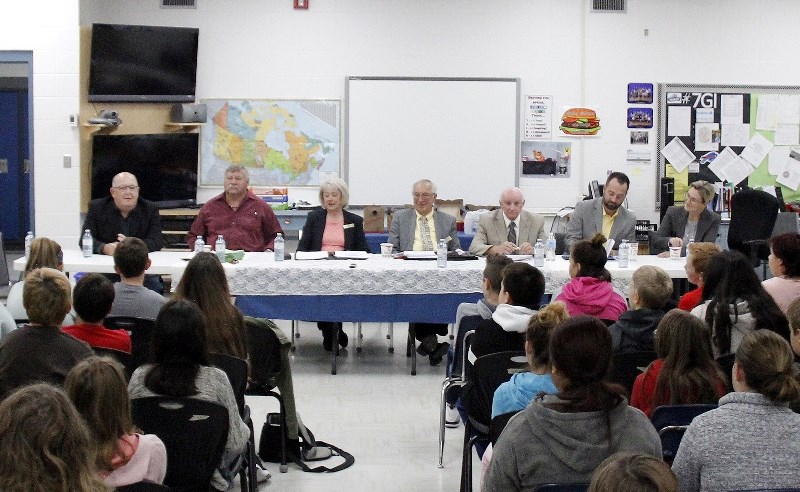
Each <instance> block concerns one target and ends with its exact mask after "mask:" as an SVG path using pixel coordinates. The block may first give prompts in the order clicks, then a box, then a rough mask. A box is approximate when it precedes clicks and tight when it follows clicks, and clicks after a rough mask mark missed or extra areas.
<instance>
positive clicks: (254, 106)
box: [200, 99, 340, 186]
mask: <svg viewBox="0 0 800 492" xmlns="http://www.w3.org/2000/svg"><path fill="white" fill-rule="evenodd" d="M204 102H205V104H206V105H207V110H208V114H209V116H210V118H209V121H208V122H207V123H206V124H205V125H204V126H203V131H202V135H201V140H202V152H201V155H202V164H201V173H200V174H201V185H210V186H213V185H221V184H222V181H223V176H224V172H225V169H226V168H227V167H228V166H230V165H231V164H241V165H242V166H245V167H247V168H248V170H249V172H250V184H251V185H253V186H315V185H318V184H319V183H320V174H322V175H323V176H325V175H338V174H339V147H340V145H339V139H340V137H339V134H340V131H339V114H340V111H339V108H340V103H339V101H314V100H309V101H288V100H241V99H240V100H231V99H215V100H206V101H204Z"/></svg>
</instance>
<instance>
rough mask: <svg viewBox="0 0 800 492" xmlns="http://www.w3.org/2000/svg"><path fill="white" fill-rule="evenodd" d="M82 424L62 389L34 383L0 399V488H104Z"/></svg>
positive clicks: (63, 491)
mask: <svg viewBox="0 0 800 492" xmlns="http://www.w3.org/2000/svg"><path fill="white" fill-rule="evenodd" d="M93 455H94V448H93V446H92V441H91V439H90V437H89V430H88V429H87V427H86V424H85V423H84V421H83V419H82V418H81V416H80V414H78V411H77V410H75V407H74V406H72V403H70V401H69V399H68V398H67V395H66V394H64V391H63V390H61V389H60V388H57V387H55V386H52V385H49V384H45V383H39V384H33V385H30V386H24V387H22V388H20V389H18V390H17V391H15V392H14V393H12V394H11V395H10V396H9V397H8V398H6V399H5V400H3V402H2V403H0V490H7V491H22V490H24V491H26V492H29V491H35V492H54V491H60V492H75V491H78V492H94V491H109V490H110V489H109V488H108V487H107V486H106V485H105V484H104V483H103V482H102V480H101V479H100V476H99V475H98V474H97V471H96V469H95V467H94V463H93V461H92V456H93Z"/></svg>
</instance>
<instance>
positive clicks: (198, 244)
mask: <svg viewBox="0 0 800 492" xmlns="http://www.w3.org/2000/svg"><path fill="white" fill-rule="evenodd" d="M205 245H206V243H205V241H203V236H197V239H195V240H194V252H195V253H202V252H203V246H205Z"/></svg>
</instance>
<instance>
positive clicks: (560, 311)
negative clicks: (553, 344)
mask: <svg viewBox="0 0 800 492" xmlns="http://www.w3.org/2000/svg"><path fill="white" fill-rule="evenodd" d="M567 318H569V313H568V312H567V307H566V306H565V305H564V303H563V302H560V301H558V302H554V303H552V304H548V305H546V306H543V307H542V308H541V309H540V310H539V312H537V313H536V314H534V315H533V316H531V320H530V321H529V322H528V329H527V330H526V331H525V341H526V342H528V343H530V344H531V348H532V349H533V357H532V359H533V364H534V365H536V366H549V365H550V350H549V348H550V347H549V346H550V333H552V331H553V329H554V328H555V327H556V326H557V325H558V324H559V323H561V322H562V321H564V320H565V319H567Z"/></svg>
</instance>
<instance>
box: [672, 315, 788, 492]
mask: <svg viewBox="0 0 800 492" xmlns="http://www.w3.org/2000/svg"><path fill="white" fill-rule="evenodd" d="M792 362H793V356H792V350H791V348H790V347H789V344H788V343H787V342H786V340H784V339H783V338H781V337H780V336H779V335H777V334H775V333H774V332H771V331H769V330H756V331H753V332H751V333H748V334H747V335H745V336H744V337H743V338H742V342H741V343H740V344H739V350H737V351H736V361H735V362H734V364H733V371H732V373H733V389H734V392H733V393H728V394H727V395H725V396H723V397H722V398H721V399H720V400H719V408H717V409H715V410H711V411H709V412H706V413H704V414H702V415H700V416H698V417H696V418H695V419H694V420H693V421H692V424H691V425H690V426H689V429H688V430H687V431H686V434H684V436H683V439H682V440H681V444H680V447H678V453H677V454H676V456H675V461H674V462H673V463H672V470H673V471H674V472H675V475H676V476H677V477H678V483H679V484H680V489H681V491H683V492H693V491H713V490H744V489H782V488H788V487H800V468H798V466H797V457H798V456H800V415H798V414H796V413H794V412H792V411H791V410H790V409H789V407H788V406H787V405H788V403H790V402H793V401H797V400H798V399H800V382H798V381H797V379H796V378H795V375H794V369H793V367H792Z"/></svg>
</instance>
